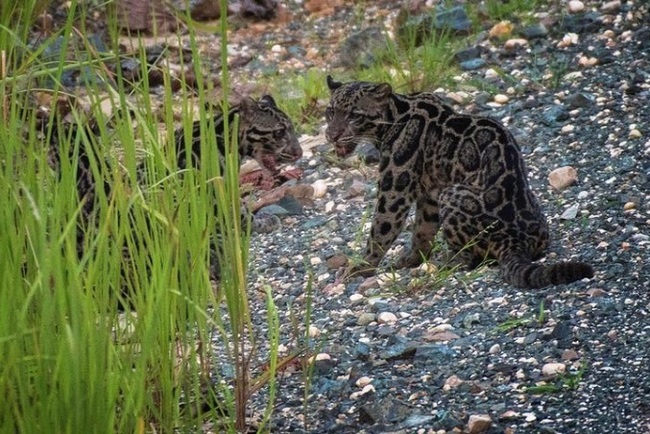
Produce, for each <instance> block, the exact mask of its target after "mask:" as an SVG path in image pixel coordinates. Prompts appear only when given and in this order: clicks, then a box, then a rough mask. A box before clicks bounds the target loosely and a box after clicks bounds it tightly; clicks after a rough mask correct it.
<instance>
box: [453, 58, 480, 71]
mask: <svg viewBox="0 0 650 434" xmlns="http://www.w3.org/2000/svg"><path fill="white" fill-rule="evenodd" d="M485 65H486V62H485V60H483V59H472V60H466V61H464V62H460V63H459V64H458V66H460V69H462V70H463V71H474V70H476V69H481V68H483V67H484V66H485Z"/></svg>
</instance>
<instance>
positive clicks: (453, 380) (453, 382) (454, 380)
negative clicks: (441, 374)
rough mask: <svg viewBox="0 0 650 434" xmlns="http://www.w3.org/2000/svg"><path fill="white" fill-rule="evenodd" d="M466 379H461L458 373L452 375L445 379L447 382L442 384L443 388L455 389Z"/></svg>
mask: <svg viewBox="0 0 650 434" xmlns="http://www.w3.org/2000/svg"><path fill="white" fill-rule="evenodd" d="M463 383H464V381H463V380H461V379H460V378H459V377H458V376H457V375H452V376H451V377H449V378H447V379H446V380H445V384H444V385H443V386H442V390H444V391H445V392H448V391H450V390H451V389H455V388H457V387H458V386H460V385H461V384H463Z"/></svg>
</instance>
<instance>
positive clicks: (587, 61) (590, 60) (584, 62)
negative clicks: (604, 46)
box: [578, 56, 598, 68]
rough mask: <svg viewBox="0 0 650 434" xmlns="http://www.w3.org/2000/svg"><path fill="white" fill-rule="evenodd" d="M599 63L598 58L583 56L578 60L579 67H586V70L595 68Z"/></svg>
mask: <svg viewBox="0 0 650 434" xmlns="http://www.w3.org/2000/svg"><path fill="white" fill-rule="evenodd" d="M597 63H598V59H597V58H596V57H588V56H581V57H580V59H578V65H580V66H584V67H585V68H589V67H591V66H594V65H596V64H597Z"/></svg>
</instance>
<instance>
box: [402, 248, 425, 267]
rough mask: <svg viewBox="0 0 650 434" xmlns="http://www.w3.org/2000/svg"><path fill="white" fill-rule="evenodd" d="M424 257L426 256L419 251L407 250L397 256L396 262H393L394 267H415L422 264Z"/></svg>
mask: <svg viewBox="0 0 650 434" xmlns="http://www.w3.org/2000/svg"><path fill="white" fill-rule="evenodd" d="M425 259H426V258H425V257H424V256H423V255H422V253H421V252H418V251H415V252H413V251H411V250H409V251H407V252H404V254H402V255H401V256H400V257H399V259H398V260H397V263H396V264H395V268H398V269H402V268H415V267H418V266H419V265H420V264H422V263H423V262H424V261H425Z"/></svg>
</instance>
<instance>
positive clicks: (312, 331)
mask: <svg viewBox="0 0 650 434" xmlns="http://www.w3.org/2000/svg"><path fill="white" fill-rule="evenodd" d="M319 336H320V329H319V328H318V327H316V326H315V325H310V326H309V337H311V338H317V337H319Z"/></svg>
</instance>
